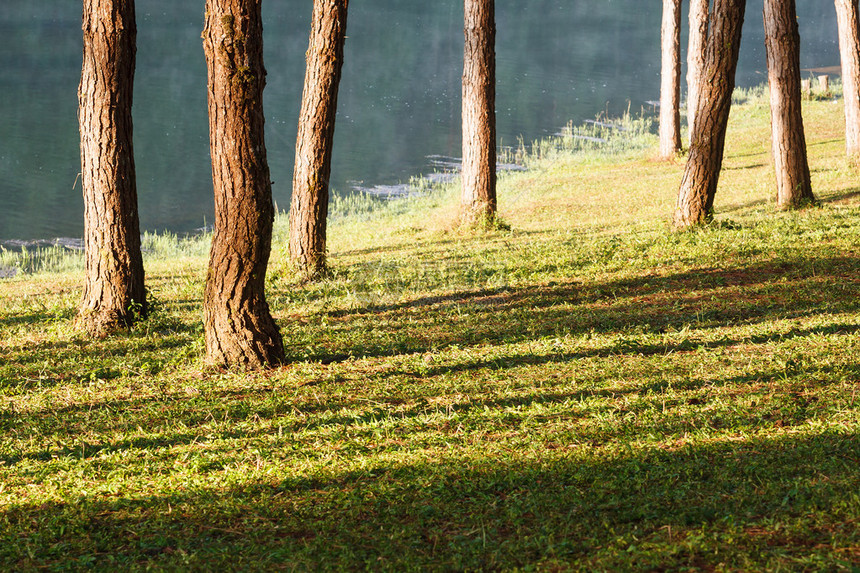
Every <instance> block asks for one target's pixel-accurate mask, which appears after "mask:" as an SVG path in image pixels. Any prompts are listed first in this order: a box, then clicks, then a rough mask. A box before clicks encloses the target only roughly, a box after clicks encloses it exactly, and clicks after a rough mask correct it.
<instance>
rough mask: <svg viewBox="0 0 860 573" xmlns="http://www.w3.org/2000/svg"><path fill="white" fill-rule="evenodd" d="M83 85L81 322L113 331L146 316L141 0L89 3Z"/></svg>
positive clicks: (98, 331) (95, 331) (98, 332)
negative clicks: (138, 159)
mask: <svg viewBox="0 0 860 573" xmlns="http://www.w3.org/2000/svg"><path fill="white" fill-rule="evenodd" d="M83 37H84V54H83V67H82V70H81V83H80V86H79V89H78V104H79V107H78V121H79V125H80V132H81V179H82V182H83V193H84V227H85V232H84V234H85V239H84V242H85V248H86V283H85V286H84V295H83V300H82V302H81V307H80V315H79V320H80V322H81V324H82V325H83V326H84V327H85V328H86V330H87V332H89V333H90V334H91V335H93V336H99V337H101V336H105V335H107V334H109V333H111V332H112V331H114V330H117V329H118V328H121V327H123V326H127V325H129V324H130V323H131V322H133V321H134V320H135V319H137V318H140V317H142V316H144V315H145V314H146V310H147V308H146V290H145V288H144V273H143V258H142V256H141V252H140V223H139V220H138V211H137V186H136V181H135V170H134V150H133V147H132V117H131V105H132V93H133V86H134V66H135V51H136V46H135V42H136V28H135V15H134V1H133V0H84V9H83Z"/></svg>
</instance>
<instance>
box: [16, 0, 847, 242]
mask: <svg viewBox="0 0 860 573" xmlns="http://www.w3.org/2000/svg"><path fill="white" fill-rule="evenodd" d="M685 4H686V3H685ZM797 4H798V14H799V19H800V25H801V36H802V42H803V45H802V55H801V65H802V66H803V67H806V68H810V67H822V66H833V65H837V64H838V62H839V56H838V47H837V42H836V17H835V14H834V9H833V4H832V2H824V1H822V0H797ZM311 8H312V2H311V1H310V0H302V1H297V0H279V1H275V0H267V1H266V2H264V3H263V13H264V14H263V15H264V26H265V50H266V51H265V58H266V67H267V69H268V73H269V75H268V86H267V88H266V92H265V102H264V104H265V112H266V118H267V131H266V137H267V146H268V152H269V162H270V167H271V172H272V179H273V181H274V187H273V192H274V196H275V200H276V201H277V203H278V205H279V207H280V209H282V210H286V209H287V208H288V206H289V199H290V182H291V178H292V169H293V153H294V144H295V136H296V122H297V119H298V111H299V105H300V100H301V92H302V81H303V78H304V52H305V50H306V48H307V35H308V30H309V22H310V15H311ZM496 12H497V26H498V38H497V67H498V71H497V74H498V88H497V109H498V119H497V121H498V133H499V138H500V140H501V143H502V145H516V143H517V140H518V138H520V137H522V138H523V139H524V140H525V141H526V142H529V141H532V140H534V139H537V138H541V137H544V136H546V135H549V134H552V133H554V132H557V131H558V130H559V128H560V127H562V126H563V125H565V124H566V123H567V122H569V121H571V120H572V121H574V122H575V123H578V122H581V121H583V120H585V119H591V118H594V117H595V116H596V115H597V114H598V113H601V112H608V113H609V114H615V115H617V114H620V113H622V112H623V111H624V110H625V109H626V108H627V106H628V102H629V105H630V106H631V108H632V110H634V111H638V110H639V109H641V108H642V107H643V106H647V103H646V102H647V101H649V100H657V99H659V71H660V70H659V36H660V3H659V2H658V1H657V0H647V1H646V0H528V1H527V2H523V1H522V0H496ZM202 14H203V1H202V0H199V1H196V2H195V1H188V0H183V1H182V2H177V1H176V0H138V1H137V18H138V57H137V62H138V65H137V75H136V81H135V104H134V121H135V158H136V163H137V175H138V190H139V191H138V192H139V202H140V215H141V225H142V227H143V228H144V229H146V230H151V231H156V230H157V231H160V230H170V231H176V232H184V231H191V230H194V229H196V228H200V227H202V226H203V225H204V223H205V222H209V221H211V220H212V209H213V207H212V191H211V175H210V166H209V152H208V141H207V118H206V91H205V84H206V69H205V63H204V60H203V51H202V47H201V41H200V31H201V29H202V19H203V18H202ZM685 18H686V15H685ZM761 27H762V25H761V10H760V3H755V2H750V3H749V9H748V13H747V18H746V23H745V30H744V40H743V44H742V48H741V60H742V61H741V63H740V65H739V71H738V74H739V75H738V84H739V85H741V86H750V85H757V84H760V83H762V82H763V81H765V79H766V75H765V74H764V70H765V60H764V39H763V34H762V31H761ZM347 29H348V36H349V38H348V40H347V45H346V63H345V66H344V70H343V80H342V83H341V90H340V101H339V109H338V120H337V126H336V132H335V150H334V160H333V166H332V181H331V185H332V189H333V191H334V192H336V193H350V192H355V190H356V189H362V188H364V189H368V188H370V189H372V188H375V187H377V186H385V185H391V184H396V183H398V182H401V181H407V180H408V179H409V178H410V177H411V176H415V175H419V174H427V173H431V172H433V170H434V164H433V156H444V157H458V156H459V154H460V151H459V148H460V74H461V69H462V1H461V0H434V1H432V2H425V1H421V0H365V1H362V2H353V3H352V6H351V8H350V14H349V23H348V27H347ZM81 49H82V48H81V31H80V2H70V1H68V0H41V1H39V2H33V1H32V0H3V2H2V4H0V102H2V112H3V113H2V114H0V172H2V178H0V240H8V239H46V238H53V237H80V236H81V235H82V234H83V222H82V218H83V204H82V199H81V190H80V182H79V181H78V180H77V174H78V172H79V170H80V168H79V161H80V159H79V151H78V132H77V118H76V107H77V94H76V91H77V84H78V80H79V75H80V65H81Z"/></svg>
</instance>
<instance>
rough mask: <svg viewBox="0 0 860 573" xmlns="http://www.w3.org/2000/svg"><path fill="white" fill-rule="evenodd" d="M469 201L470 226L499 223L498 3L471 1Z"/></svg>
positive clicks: (466, 91)
mask: <svg viewBox="0 0 860 573" xmlns="http://www.w3.org/2000/svg"><path fill="white" fill-rule="evenodd" d="M464 31H465V49H464V57H463V60H464V63H463V173H462V180H463V195H462V201H461V219H462V222H463V223H464V224H465V225H467V226H484V225H490V224H492V222H493V220H494V219H495V217H496V53H495V42H496V19H495V9H494V0H465V26H464Z"/></svg>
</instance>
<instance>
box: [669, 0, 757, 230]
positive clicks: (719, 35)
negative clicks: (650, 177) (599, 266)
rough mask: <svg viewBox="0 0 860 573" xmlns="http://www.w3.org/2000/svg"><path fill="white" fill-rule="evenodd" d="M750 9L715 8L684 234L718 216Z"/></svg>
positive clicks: (681, 197) (737, 4) (683, 196)
mask: <svg viewBox="0 0 860 573" xmlns="http://www.w3.org/2000/svg"><path fill="white" fill-rule="evenodd" d="M745 8H746V0H715V2H714V9H713V13H712V17H711V22H710V29H709V31H708V47H707V50H706V52H705V74H704V76H702V83H701V86H702V91H701V92H700V94H699V105H698V106H697V110H696V123H695V128H694V131H693V139H692V144H691V145H690V156H689V158H688V159H687V166H686V168H685V169H684V177H683V179H682V180H681V188H680V190H679V192H678V205H677V207H676V209H675V215H674V218H673V223H674V225H675V227H676V228H678V229H684V228H688V227H691V226H694V225H702V224H705V223H708V222H709V221H710V220H711V218H712V216H713V210H714V196H715V195H716V194H717V183H718V181H719V178H720V169H721V167H722V163H723V149H724V147H725V142H726V126H727V125H728V123H729V110H730V109H731V104H732V91H733V90H734V88H735V69H736V68H737V64H738V52H739V50H740V43H741V28H742V26H743V21H744V9H745Z"/></svg>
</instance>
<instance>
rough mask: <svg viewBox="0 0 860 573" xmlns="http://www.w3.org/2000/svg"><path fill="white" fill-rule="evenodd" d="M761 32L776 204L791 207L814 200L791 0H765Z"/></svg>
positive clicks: (797, 37) (798, 46)
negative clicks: (768, 94)
mask: <svg viewBox="0 0 860 573" xmlns="http://www.w3.org/2000/svg"><path fill="white" fill-rule="evenodd" d="M764 35H765V46H766V48H767V72H768V84H769V86H770V117H771V120H770V121H771V130H772V138H773V141H772V149H773V163H774V169H775V170H776V189H777V204H778V205H779V207H780V208H781V209H790V208H794V207H800V206H802V205H805V204H808V203H812V202H814V201H815V197H814V196H813V194H812V183H811V181H810V177H809V163H808V162H807V158H806V137H805V136H804V133H803V116H802V113H801V103H800V33H799V32H798V29H797V13H796V10H795V4H794V0H764Z"/></svg>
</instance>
